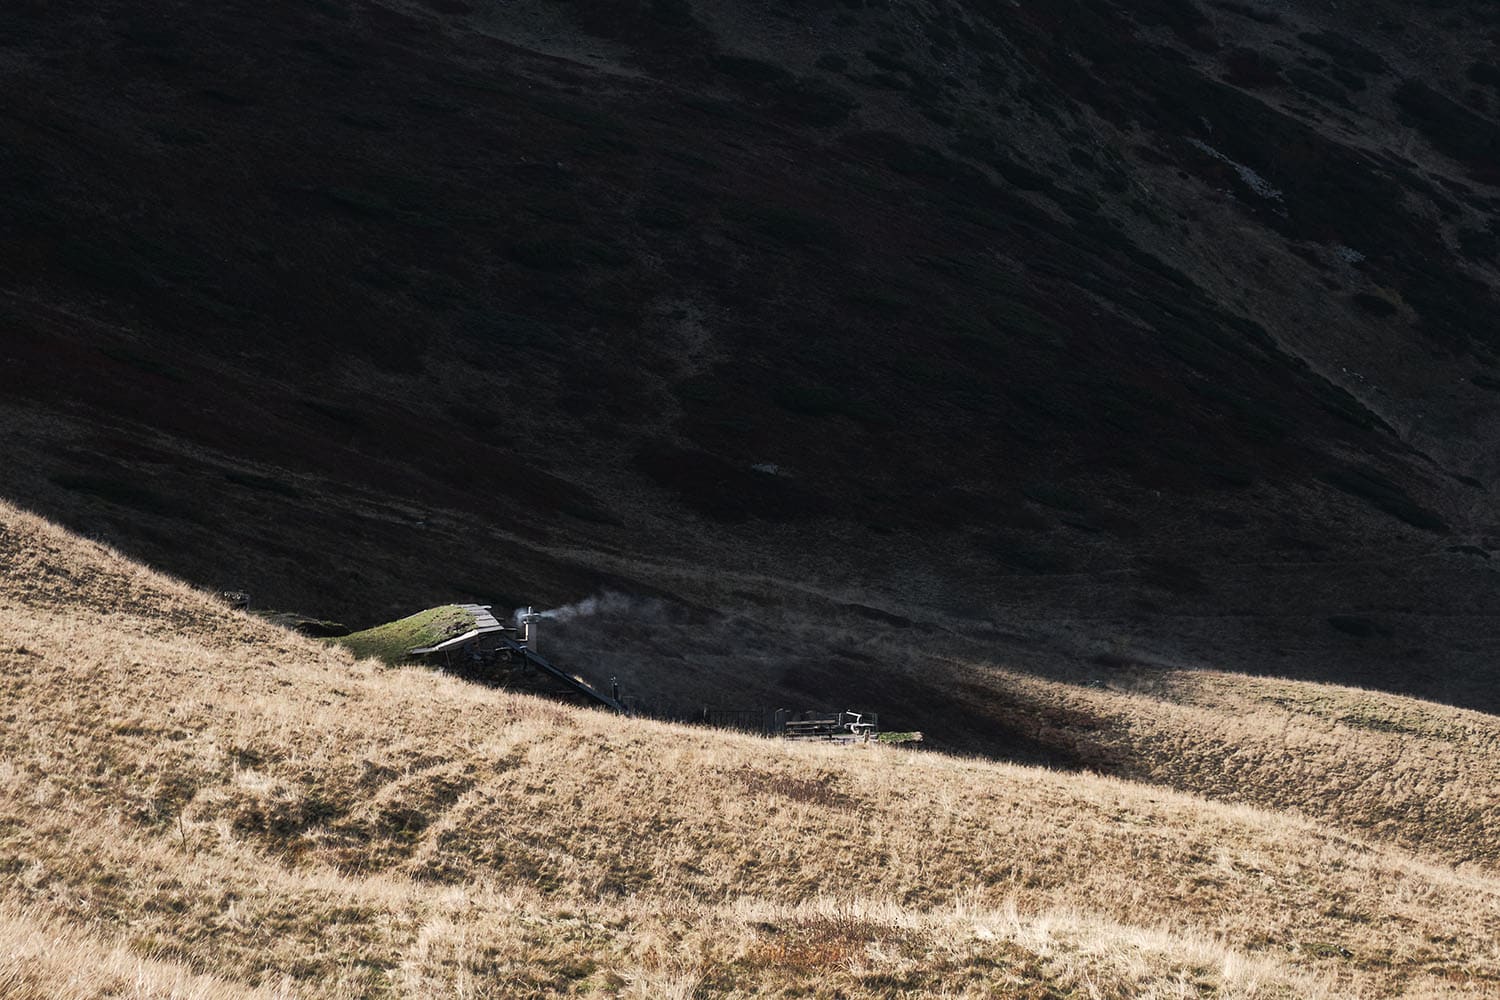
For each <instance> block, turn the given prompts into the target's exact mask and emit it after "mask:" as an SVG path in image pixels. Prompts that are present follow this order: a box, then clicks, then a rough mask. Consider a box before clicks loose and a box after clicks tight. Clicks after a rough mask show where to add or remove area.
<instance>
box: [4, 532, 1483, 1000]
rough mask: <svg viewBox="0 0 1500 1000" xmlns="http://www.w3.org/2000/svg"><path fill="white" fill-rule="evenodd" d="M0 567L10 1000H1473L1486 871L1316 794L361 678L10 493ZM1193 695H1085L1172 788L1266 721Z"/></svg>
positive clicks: (402, 676) (1294, 745)
mask: <svg viewBox="0 0 1500 1000" xmlns="http://www.w3.org/2000/svg"><path fill="white" fill-rule="evenodd" d="M0 559H3V565H4V573H5V577H4V580H3V584H0V689H3V698H0V705H3V713H0V907H3V909H0V951H3V952H4V953H5V954H6V955H8V956H11V957H9V958H6V959H3V960H0V987H8V988H9V990H10V993H14V994H15V995H20V996H37V997H41V996H62V997H71V996H94V995H98V996H103V995H112V996H153V997H154V996H184V997H186V996H203V997H219V996H225V997H227V996H240V995H255V994H254V992H253V991H261V993H262V994H263V995H267V996H327V997H366V996H457V997H482V996H494V997H516V996H555V995H576V994H587V993H593V994H596V995H606V996H624V997H671V996H681V997H690V996H700V997H707V996H714V997H718V996H734V997H771V996H820V997H834V996H951V997H981V996H1000V997H1028V998H1057V997H1109V998H1125V997H1138V996H1146V997H1162V998H1168V997H1170V998H1178V997H1202V996H1220V997H1236V998H1252V997H1255V998H1263V997H1318V996H1323V997H1346V996H1352V997H1361V996H1363V997H1377V996H1398V995H1399V996H1412V997H1438V996H1454V997H1458V996H1485V995H1500V944H1497V942H1500V879H1497V877H1496V875H1495V874H1494V870H1493V868H1491V867H1489V866H1487V865H1484V864H1479V863H1471V864H1468V865H1464V866H1458V867H1455V866H1454V865H1452V864H1451V863H1449V862H1450V861H1451V858H1450V857H1449V852H1447V851H1445V850H1435V851H1432V852H1425V853H1418V852H1414V851H1411V850H1408V849H1406V848H1403V847H1400V846H1396V845H1394V844H1391V843H1388V842H1387V841H1386V840H1383V839H1380V838H1370V839H1362V838H1361V837H1360V836H1359V835H1357V834H1355V833H1353V832H1351V829H1350V828H1351V826H1352V825H1353V824H1351V823H1349V822H1346V821H1344V820H1342V819H1338V817H1334V818H1335V819H1338V822H1336V823H1330V822H1328V821H1327V819H1326V818H1317V817H1319V816H1320V814H1318V813H1317V811H1316V810H1309V809H1303V810H1302V811H1303V812H1304V813H1306V814H1307V816H1306V817H1299V816H1294V815H1289V814H1286V813H1277V812H1272V811H1266V810H1263V809H1259V808H1256V807H1252V806H1250V805H1244V804H1234V803H1221V802H1213V801H1209V800H1207V799H1204V798H1202V797H1197V796H1193V795H1188V794H1183V793H1179V792H1176V791H1172V790H1169V789H1166V788H1162V787H1157V786H1152V785H1146V784H1132V783H1129V782H1125V781H1120V780H1115V779H1106V778H1101V777H1097V776H1091V775H1080V774H1058V773H1054V772H1049V771H1045V770H1038V769H1028V768H1022V767H1017V766H1012V765H1003V764H995V763H987V762H982V761H977V760H964V759H956V758H950V757H941V756H936V755H928V754H922V753H914V752H909V751H903V750H898V749H892V748H887V747H879V746H869V747H860V748H853V749H838V748H832V747H823V746H789V745H781V744H774V743H768V742H765V741H762V740H758V739H753V738H750V737H741V736H733V735H723V734H715V733H710V732H707V731H702V730H693V729H688V728H683V727H675V726H670V725H665V724H660V723H653V722H648V721H640V720H622V719H619V718H615V717H611V716H607V715H603V714H598V713H592V712H587V711H581V710H575V709H571V708H565V707H562V706H559V705H556V704H552V703H549V702H545V701H541V700H537V699H534V698H530V697H525V696H519V695H514V694H509V693H506V692H502V691H495V690H489V689H483V688H477V687H473V686H470V685H467V684H465V683H463V682H461V681H459V680H456V679H453V678H448V677H443V676H438V675H434V674H430V673H427V672H424V671H421V670H417V669H403V670H389V669H385V668H383V667H381V666H379V665H378V664H376V663H374V662H371V661H364V662H355V661H353V660H351V659H350V658H349V657H348V656H347V654H345V653H342V652H340V651H338V650H333V649H329V648H325V647H323V646H320V645H319V644H317V643H314V642H311V641H305V640H303V639H301V638H299V637H297V636H295V635H292V634H290V633H287V632H284V631H281V630H278V629H276V628H273V627H271V626H269V625H266V624H264V623H261V622H258V621H256V620H253V619H251V618H248V617H246V616H243V615H241V614H238V613H235V612H231V611H229V610H227V609H224V608H222V607H219V606H217V605H216V604H215V603H214V602H212V601H211V600H209V599H207V598H205V597H204V596H202V595H200V594H198V593H196V592H194V591H192V590H191V589H189V588H187V587H185V586H183V585H181V584H179V583H176V582H175V581H172V580H169V579H166V578H164V577H161V576H158V575H156V574H154V573H151V572H150V571H147V570H144V569H142V568H140V567H138V566H134V565H132V564H130V563H129V562H128V561H126V560H124V559H122V558H120V557H119V556H117V555H115V554H113V553H111V552H108V551H106V550H104V549H102V548H100V547H98V546H94V545H92V544H89V543H86V542H80V541H79V540H77V539H75V538H72V537H69V536H67V535H65V534H64V533H62V532H60V531H58V530H57V529H55V528H53V527H51V526H50V525H47V524H45V523H44V522H41V521H40V520H38V519H36V518H33V517H30V516H28V515H25V514H21V513H19V512H16V511H14V510H11V509H8V508H0ZM1038 683H1040V682H1038ZM1181 683H1183V684H1186V683H1187V681H1186V680H1183V681H1181ZM1193 683H1194V686H1193V687H1192V690H1190V691H1185V692H1178V693H1176V694H1174V695H1173V696H1172V698H1173V699H1175V700H1169V699H1168V698H1166V696H1165V695H1163V694H1157V695H1148V694H1144V693H1142V694H1131V695H1128V696H1126V695H1120V694H1118V693H1115V692H1105V693H1104V694H1108V695H1110V696H1111V697H1112V698H1115V699H1116V700H1115V701H1111V702H1110V704H1118V700H1117V699H1118V698H1123V697H1129V698H1134V699H1137V700H1138V701H1139V706H1140V708H1139V710H1140V713H1141V715H1142V719H1141V720H1140V727H1141V728H1140V730H1139V731H1140V732H1141V733H1143V734H1145V735H1143V736H1142V737H1141V743H1140V746H1141V747H1145V748H1146V749H1138V750H1137V751H1135V752H1138V753H1140V754H1141V755H1142V756H1143V757H1144V756H1145V755H1146V754H1148V753H1157V752H1160V753H1161V754H1163V755H1164V759H1163V761H1162V764H1161V767H1162V768H1163V772H1164V776H1166V777H1167V778H1168V779H1169V780H1170V778H1171V775H1170V774H1169V773H1167V772H1168V771H1170V769H1171V768H1174V767H1181V768H1183V769H1184V772H1185V773H1189V774H1190V775H1197V776H1198V777H1194V778H1193V779H1192V780H1194V781H1199V782H1201V781H1204V780H1206V779H1205V778H1204V777H1202V775H1203V774H1205V773H1206V772H1207V771H1208V770H1209V769H1210V768H1211V767H1212V761H1213V760H1214V759H1217V758H1215V757H1214V756H1213V755H1199V756H1198V757H1196V758H1192V759H1191V760H1190V762H1189V763H1186V764H1177V763H1173V762H1170V761H1168V760H1167V759H1165V754H1167V753H1168V752H1169V751H1170V750H1172V749H1173V745H1172V744H1170V743H1168V742H1167V740H1166V736H1165V735H1163V734H1165V733H1167V732H1168V731H1169V729H1170V727H1171V726H1172V725H1173V719H1174V718H1175V716H1173V715H1171V714H1170V713H1167V714H1163V706H1168V707H1171V706H1177V708H1178V709H1180V710H1181V711H1182V712H1183V713H1189V712H1190V710H1198V711H1203V712H1217V711H1219V710H1218V709H1215V708H1214V705H1216V704H1218V702H1215V699H1219V700H1220V701H1222V702H1223V704H1225V705H1229V704H1240V702H1239V701H1237V700H1236V699H1241V698H1243V699H1247V701H1245V704H1246V705H1249V704H1251V703H1252V702H1253V703H1255V704H1259V702H1256V701H1255V699H1257V698H1259V697H1260V694H1259V693H1258V692H1259V691H1260V689H1258V688H1254V687H1247V688H1246V689H1245V691H1246V692H1247V693H1245V694H1243V695H1241V694H1238V693H1236V692H1235V690H1234V689H1233V687H1232V685H1231V686H1229V687H1226V688H1225V689H1224V690H1222V691H1215V690H1214V689H1213V688H1212V685H1209V684H1207V683H1206V682H1205V683H1198V682H1196V681H1194V682H1193ZM1266 690H1270V688H1267V689H1266ZM1276 690H1281V689H1280V688H1277V689H1276ZM1288 690H1296V691H1302V692H1307V693H1308V694H1309V696H1311V693H1312V692H1313V690H1314V689H1313V688H1311V687H1310V686H1306V685H1303V686H1292V688H1289V689H1288ZM1101 697H1102V695H1101ZM1340 697H1342V695H1340ZM1200 703H1201V704H1200ZM1412 704H1413V705H1415V703H1412ZM1262 710H1267V709H1266V708H1265V706H1264V705H1262V706H1261V708H1260V709H1256V711H1262ZM1411 710H1412V711H1414V712H1415V711H1418V709H1417V708H1415V707H1414V708H1412V709H1411ZM1246 711H1247V712H1248V711H1249V709H1246ZM1270 711H1272V714H1271V715H1269V716H1267V718H1278V716H1276V715H1275V714H1274V712H1275V711H1291V710H1290V709H1285V708H1274V707H1273V708H1272V709H1270ZM1293 714H1294V715H1296V714H1297V713H1293ZM1183 717H1184V718H1190V715H1189V714H1184V716H1183ZM1423 718H1424V719H1425V718H1429V717H1427V716H1423ZM1430 718H1431V719H1433V720H1438V721H1437V722H1436V723H1433V724H1435V725H1446V722H1444V721H1443V720H1445V719H1447V718H1448V717H1447V716H1443V715H1440V714H1439V715H1433V716H1431V717H1430ZM1194 724H1195V725H1202V724H1204V723H1201V722H1200V723H1194ZM1424 724H1425V723H1424ZM1249 725H1250V724H1249V722H1247V726H1249ZM1335 725H1342V723H1335ZM1356 728H1357V727H1356ZM1248 733H1249V730H1247V733H1246V734H1236V733H1235V732H1233V731H1225V732H1223V733H1221V734H1219V735H1218V736H1217V737H1216V738H1218V739H1220V740H1222V741H1224V742H1225V743H1226V744H1230V743H1232V742H1233V740H1234V739H1236V738H1238V737H1239V736H1244V737H1245V738H1246V739H1247V740H1248V739H1250V736H1249V735H1248ZM1153 734H1154V735H1153ZM1151 740H1156V741H1158V742H1157V743H1155V744H1153V743H1151ZM1259 745H1260V744H1259V743H1256V744H1255V746H1256V747H1259ZM1305 745H1307V746H1309V747H1311V748H1312V749H1310V750H1309V752H1317V753H1323V752H1324V751H1323V750H1321V749H1318V748H1317V747H1316V746H1313V744H1310V743H1309V744H1305ZM1442 745H1445V746H1446V745H1447V744H1446V743H1445V744H1442ZM1464 745H1465V746H1466V747H1468V749H1466V750H1465V753H1468V754H1471V756H1470V757H1467V758H1465V760H1467V761H1468V762H1469V763H1468V766H1471V767H1479V766H1483V762H1484V761H1485V759H1486V758H1484V756H1483V753H1482V750H1481V749H1479V747H1480V746H1481V745H1482V744H1474V745H1469V744H1464ZM1287 746H1288V749H1287V753H1288V754H1294V753H1295V752H1296V751H1297V749H1298V747H1301V746H1304V743H1301V742H1297V741H1290V742H1289V743H1288V745H1287ZM1421 746H1423V752H1434V753H1436V752H1437V751H1436V750H1432V749H1431V748H1428V747H1427V746H1426V745H1425V744H1423V745H1421ZM1158 748H1159V749H1158ZM1176 749H1180V750H1181V751H1182V752H1184V753H1185V752H1187V750H1188V749H1190V748H1188V747H1180V748H1176ZM1253 752H1254V754H1256V755H1259V754H1260V751H1259V750H1258V749H1255V750H1254V751H1253ZM1408 752H1411V751H1408ZM1256 759H1259V756H1257V757H1256ZM1257 766H1259V765H1257ZM1413 767H1414V768H1415V767H1416V765H1415V764H1413ZM1488 767H1489V770H1488V772H1487V773H1488V774H1490V775H1493V774H1494V773H1495V772H1494V761H1493V758H1492V757H1491V758H1489V759H1488ZM1406 773H1411V774H1414V773H1416V771H1415V770H1413V771H1412V772H1403V774H1406ZM1227 780H1228V779H1226V781H1227ZM1256 780H1257V781H1262V782H1263V783H1264V781H1265V779H1264V778H1263V777H1262V778H1257V779H1256ZM1484 780H1485V779H1484V774H1483V773H1479V774H1475V775H1473V776H1472V782H1471V787H1472V792H1471V793H1466V794H1475V795H1481V794H1482V792H1483V789H1484V784H1483V782H1484ZM1287 784H1288V787H1291V786H1293V785H1294V784H1295V782H1294V781H1292V780H1291V779H1288V782H1287ZM1226 787H1228V786H1226ZM1372 794H1373V793H1372ZM1423 794H1426V795H1427V796H1428V799H1429V800H1431V801H1433V802H1438V801H1441V793H1440V790H1437V789H1433V790H1429V791H1428V792H1426V793H1423V792H1421V791H1420V790H1407V791H1406V797H1405V798H1404V799H1402V801H1403V802H1408V801H1409V802H1413V803H1415V802H1419V801H1421V796H1422V795H1423ZM1491 794H1493V793H1492V792H1491ZM1492 804H1493V803H1492V802H1491V805H1492ZM1435 814H1436V815H1438V816H1439V817H1441V816H1443V815H1446V813H1444V812H1443V811H1442V810H1435ZM1439 822H1440V824H1441V823H1446V822H1447V821H1446V820H1442V819H1440V820H1439ZM1407 839H1410V841H1411V843H1412V844H1413V845H1414V846H1418V847H1420V846H1422V845H1425V844H1428V843H1437V842H1438V841H1439V840H1440V838H1436V837H1411V838H1407ZM6 977H9V978H6ZM132 990H134V991H135V992H131V991H132ZM28 991H29V992H28ZM4 992H5V990H3V989H0V993H4ZM6 995H9V994H6Z"/></svg>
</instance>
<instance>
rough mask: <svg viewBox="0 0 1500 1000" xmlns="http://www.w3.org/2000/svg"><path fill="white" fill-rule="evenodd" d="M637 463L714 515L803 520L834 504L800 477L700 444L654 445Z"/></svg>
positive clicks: (685, 499)
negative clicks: (756, 465)
mask: <svg viewBox="0 0 1500 1000" xmlns="http://www.w3.org/2000/svg"><path fill="white" fill-rule="evenodd" d="M634 464H635V466H636V468H638V469H639V470H640V471H641V472H642V473H643V474H644V475H645V476H646V477H647V478H649V479H650V480H651V481H652V482H654V483H656V484H657V485H658V486H661V487H662V488H664V489H667V490H669V491H671V492H672V493H673V494H674V495H676V497H677V498H678V499H679V500H680V501H682V503H683V504H685V505H686V506H687V507H688V508H689V509H691V510H694V511H696V512H697V513H699V514H702V515H703V516H705V517H707V518H709V519H711V520H715V521H725V522H729V523H739V522H744V521H749V520H752V519H758V520H765V521H800V520H807V519H810V518H816V517H820V516H824V515H826V514H828V513H829V512H830V510H831V508H830V506H829V504H828V502H827V501H825V500H824V499H823V498H822V497H820V496H818V495H817V494H816V493H814V492H812V491H811V490H809V489H807V488H806V487H804V486H802V485H800V484H799V483H797V482H796V481H795V480H792V479H789V478H787V477H784V476H775V475H770V474H768V473H765V472H760V471H757V470H755V469H752V468H748V467H743V466H740V465H737V464H735V463H732V462H728V461H726V460H724V459H722V458H719V457H718V456H716V455H711V454H709V453H708V452H705V451H700V450H697V449H691V448H677V447H673V446H669V445H652V446H648V447H646V448H644V449H642V450H641V451H640V452H639V453H637V454H636V456H635V459H634Z"/></svg>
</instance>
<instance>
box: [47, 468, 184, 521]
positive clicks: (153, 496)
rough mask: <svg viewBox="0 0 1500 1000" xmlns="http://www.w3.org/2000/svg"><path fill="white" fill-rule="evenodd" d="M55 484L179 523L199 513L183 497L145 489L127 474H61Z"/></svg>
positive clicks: (54, 479)
mask: <svg viewBox="0 0 1500 1000" xmlns="http://www.w3.org/2000/svg"><path fill="white" fill-rule="evenodd" d="M52 482H53V483H54V484H56V485H58V486H61V487H62V488H63V489H65V490H69V491H70V492H73V493H81V494H84V495H86V496H91V497H95V498H97V499H99V500H103V501H106V502H107V503H112V504H116V505H118V506H121V507H129V508H131V509H132V510H137V511H140V512H141V513H143V514H153V515H155V516H157V517H164V518H169V519H172V520H179V521H193V520H197V512H196V511H195V510H194V508H193V506H192V505H191V504H189V503H187V502H186V501H185V500H184V499H183V498H182V497H180V496H176V495H169V494H166V493H162V492H158V491H157V490H153V489H151V488H150V487H148V486H143V485H142V484H140V483H139V482H137V481H135V479H134V478H132V477H130V476H129V475H128V474H127V473H123V472H122V473H119V474H115V475H106V474H102V473H60V474H58V475H54V476H53V477H52Z"/></svg>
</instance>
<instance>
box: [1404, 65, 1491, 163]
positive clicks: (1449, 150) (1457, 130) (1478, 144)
mask: <svg viewBox="0 0 1500 1000" xmlns="http://www.w3.org/2000/svg"><path fill="white" fill-rule="evenodd" d="M1394 98H1395V101H1396V106H1397V107H1399V108H1400V109H1401V110H1402V112H1404V113H1405V115H1406V117H1407V119H1408V120H1409V121H1410V122H1411V123H1412V124H1413V125H1415V126H1416V127H1417V128H1418V129H1420V130H1421V132H1422V134H1423V135H1425V136H1426V137H1427V139H1428V141H1430V142H1431V143H1432V144H1433V145H1434V146H1436V147H1437V148H1438V150H1440V151H1441V152H1443V153H1446V154H1448V155H1449V156H1451V157H1453V158H1454V159H1456V160H1460V161H1462V162H1464V163H1465V164H1467V165H1468V166H1469V167H1470V170H1471V172H1472V173H1473V176H1475V177H1476V178H1478V179H1480V180H1483V181H1485V182H1487V183H1491V184H1500V167H1497V164H1500V125H1497V124H1496V123H1495V122H1493V121H1491V120H1490V119H1488V118H1484V117H1481V116H1480V115H1478V114H1476V113H1475V112H1473V111H1471V110H1469V109H1468V108H1466V107H1464V106H1463V105H1462V104H1459V103H1458V102H1457V101H1455V100H1453V99H1452V98H1451V97H1448V96H1447V95H1445V94H1440V93H1438V92H1437V91H1436V90H1433V89H1432V88H1431V87H1429V86H1428V85H1427V84H1425V83H1423V82H1422V81H1420V80H1407V81H1405V82H1403V83H1402V84H1401V85H1400V86H1399V87H1397V88H1396V91H1395V94H1394Z"/></svg>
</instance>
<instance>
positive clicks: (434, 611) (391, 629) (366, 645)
mask: <svg viewBox="0 0 1500 1000" xmlns="http://www.w3.org/2000/svg"><path fill="white" fill-rule="evenodd" d="M473 627H474V616H473V615H472V614H470V613H469V612H467V611H465V610H464V609H463V608H460V607H458V606H457V605H454V604H445V605H443V606H442V607H439V608H429V609H428V610H426V611H421V612H418V613H417V614H414V615H411V616H409V617H407V618H402V619H401V620H399V621H394V622H387V623H386V624H384V625H377V626H375V627H374V628H367V629H365V630H364V631H363V632H354V633H352V634H350V635H344V636H339V637H338V638H336V639H332V640H330V641H332V642H335V643H337V644H339V645H340V646H343V647H344V648H345V649H347V650H349V652H351V653H353V654H354V655H355V656H357V657H359V658H360V659H364V658H366V657H374V658H375V659H377V660H381V661H383V662H385V663H389V664H393V665H394V664H397V663H401V662H403V661H404V660H406V659H407V652H408V650H411V649H415V648H417V647H419V646H434V645H437V644H438V643H440V642H442V641H443V640H444V639H451V638H453V637H454V636H456V635H462V634H464V633H465V632H467V631H469V629H471V628H473Z"/></svg>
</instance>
